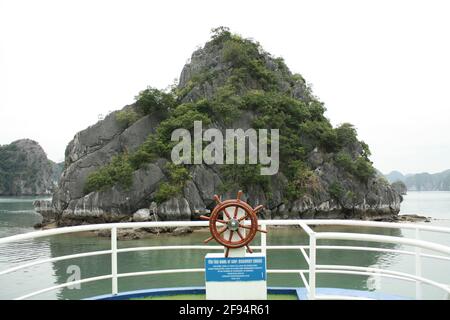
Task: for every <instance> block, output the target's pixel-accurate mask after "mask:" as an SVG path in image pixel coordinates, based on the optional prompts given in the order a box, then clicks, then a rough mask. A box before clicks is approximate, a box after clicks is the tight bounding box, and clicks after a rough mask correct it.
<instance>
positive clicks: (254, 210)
mask: <svg viewBox="0 0 450 320" xmlns="http://www.w3.org/2000/svg"><path fill="white" fill-rule="evenodd" d="M262 208H264V206H263V205H262V204H260V205H259V206H257V207H256V208H255V209H253V212H254V213H257V212H258V211H259V210H261V209H262Z"/></svg>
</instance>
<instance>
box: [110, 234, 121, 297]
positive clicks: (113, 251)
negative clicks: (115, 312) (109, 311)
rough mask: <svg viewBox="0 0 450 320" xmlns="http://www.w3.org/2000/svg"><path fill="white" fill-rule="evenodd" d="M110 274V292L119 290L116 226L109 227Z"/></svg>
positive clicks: (115, 292)
mask: <svg viewBox="0 0 450 320" xmlns="http://www.w3.org/2000/svg"><path fill="white" fill-rule="evenodd" d="M111 275H112V278H111V279H112V294H117V293H118V292H119V289H118V283H117V227H112V228H111Z"/></svg>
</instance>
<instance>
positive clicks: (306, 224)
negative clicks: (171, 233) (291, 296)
mask: <svg viewBox="0 0 450 320" xmlns="http://www.w3.org/2000/svg"><path fill="white" fill-rule="evenodd" d="M259 224H260V227H261V228H262V229H265V228H267V226H281V225H284V226H298V227H300V228H301V229H302V230H303V231H304V232H305V233H306V234H307V235H308V237H309V244H308V245H267V238H266V234H265V233H261V245H259V246H252V247H253V248H255V249H259V250H261V252H263V253H266V251H267V250H297V251H299V252H300V254H301V255H302V256H303V258H304V259H305V261H306V263H307V265H308V269H268V270H267V272H268V273H269V274H296V275H298V276H299V277H300V280H301V281H302V283H303V285H304V287H305V288H306V290H307V292H308V298H309V299H359V298H361V297H351V296H342V295H339V296H337V295H320V294H317V292H316V275H317V274H324V273H330V274H347V275H363V276H373V275H375V276H379V277H385V278H391V279H399V280H404V281H410V282H413V283H415V288H416V290H415V298H416V299H422V298H423V297H422V284H428V285H430V286H432V287H435V288H438V289H440V290H442V291H443V292H444V296H443V297H444V298H449V297H450V286H449V283H440V282H437V281H434V280H432V279H428V278H425V277H423V276H422V258H423V257H427V258H431V259H437V260H442V261H446V262H447V263H449V270H450V245H449V246H447V245H443V244H437V243H433V242H430V241H425V240H421V238H420V233H421V231H427V232H438V233H445V234H448V235H449V238H450V228H446V227H437V226H430V225H423V224H412V223H391V222H373V221H360V220H358V221H357V220H259ZM207 225H208V222H207V221H166V222H161V221H160V222H127V223H108V224H95V225H82V226H74V227H63V228H56V229H50V230H43V231H35V232H30V233H25V234H19V235H14V236H10V237H5V238H0V245H3V244H7V243H12V242H17V241H22V240H28V239H36V238H42V237H49V236H54V235H60V234H68V233H75V232H85V231H97V230H108V229H109V230H110V231H111V249H109V250H101V251H92V252H83V253H78V254H71V255H65V256H59V257H53V258H49V259H38V260H35V261H31V262H27V263H23V264H20V265H18V266H14V267H11V268H9V269H6V270H0V277H2V276H6V275H7V274H9V273H11V272H14V271H18V270H21V269H25V268H29V267H32V266H35V265H39V264H43V263H51V262H57V261H63V260H69V259H76V258H82V257H93V256H99V255H110V256H111V274H107V275H101V276H96V277H90V278H85V279H80V280H76V281H70V282H67V283H63V284H58V285H55V286H52V287H48V288H43V289H41V290H38V291H34V292H30V293H27V294H25V295H22V296H20V297H16V298H15V300H23V299H27V298H31V297H34V296H37V295H40V294H42V293H46V292H49V291H53V290H57V289H62V288H65V287H69V286H74V285H78V284H83V283H88V282H94V281H99V280H106V279H110V280H111V294H113V295H116V294H118V293H119V287H118V279H119V278H126V277H137V276H145V275H162V274H171V273H199V272H204V268H191V269H165V270H152V271H140V272H129V273H118V269H117V264H118V258H119V257H118V255H119V254H120V253H124V252H133V251H154V250H223V247H222V246H211V245H176V246H147V247H131V248H118V246H117V230H118V229H128V228H163V227H206V226H207ZM324 225H333V226H357V227H374V228H393V229H410V230H413V231H414V235H415V236H414V238H413V239H410V238H404V237H395V236H385V235H378V234H366V233H346V232H317V231H314V230H313V229H312V228H311V226H324ZM324 239H328V240H354V241H364V242H366V241H367V242H377V243H385V244H386V243H389V244H397V245H405V246H408V247H413V248H414V251H410V250H404V249H391V248H380V247H371V246H370V247H369V246H367V247H365V246H347V245H319V244H318V243H317V242H318V241H321V240H324ZM449 243H450V241H449ZM423 249H425V250H429V251H433V252H434V254H430V253H423V252H422V250H423ZM317 250H353V251H374V252H388V253H396V254H405V255H413V256H414V257H415V272H414V274H409V273H406V272H399V271H392V270H386V269H381V268H373V267H364V266H348V265H321V264H318V262H317ZM436 253H438V254H436ZM1 254H2V253H1V252H0V255H1ZM306 275H308V277H306ZM0 280H1V278H0Z"/></svg>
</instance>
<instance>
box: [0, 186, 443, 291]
mask: <svg viewBox="0 0 450 320" xmlns="http://www.w3.org/2000/svg"><path fill="white" fill-rule="evenodd" d="M35 199H37V198H35V197H13V198H12V197H0V237H5V236H10V235H14V234H20V233H24V232H30V231H33V225H34V224H35V223H37V222H39V221H40V220H41V217H40V216H39V215H38V214H37V213H36V212H35V211H34V210H33V206H32V202H33V201H34V200H35ZM401 213H417V214H422V215H426V216H431V217H433V221H432V222H431V223H430V224H432V225H441V226H447V227H450V192H410V193H409V194H408V195H407V196H405V201H404V202H403V204H402V212H401ZM324 230H326V231H346V232H366V233H376V234H383V235H392V236H408V235H410V234H408V232H409V231H405V230H403V231H402V230H398V229H379V228H377V229H375V228H364V230H362V229H361V228H358V229H356V228H352V227H332V226H331V227H326V228H325V227H322V228H321V229H320V231H324ZM207 236H208V234H207V233H206V232H203V231H197V232H194V233H193V234H191V235H188V236H182V237H174V236H170V235H159V236H155V237H153V238H151V239H145V240H132V241H119V247H122V248H123V247H130V246H151V245H175V244H201V242H202V240H203V239H205V238H206V237H207ZM423 238H425V239H428V240H432V241H435V242H438V243H444V244H447V245H449V244H450V238H449V237H448V236H447V237H446V236H444V235H442V234H431V233H427V232H424V233H423ZM257 243H258V241H256V243H255V244H257ZM306 243H307V237H306V236H305V234H303V233H302V232H301V231H299V230H298V229H286V228H278V229H272V230H271V231H270V233H269V234H268V244H286V245H290V244H306ZM321 243H323V244H330V243H331V242H321ZM334 243H339V244H347V245H366V246H376V245H377V244H374V243H361V242H359V243H358V242H355V241H352V242H349V241H339V242H337V241H335V242H334ZM109 245H110V242H109V239H105V238H98V237H93V236H89V235H80V234H78V235H63V236H56V237H51V238H42V239H36V240H28V241H22V242H18V243H14V244H7V245H2V246H0V270H4V269H7V268H9V267H12V266H15V265H18V264H20V263H24V262H26V261H32V260H34V259H46V258H51V257H56V256H61V255H67V254H73V253H79V252H87V251H95V250H107V249H109ZM378 246H379V244H378ZM382 246H383V247H385V248H400V246H397V245H389V244H384V245H382ZM405 249H411V248H405ZM206 252H207V250H205V251H198V250H195V251H194V250H192V251H181V250H180V251H168V252H167V251H154V252H133V253H122V254H120V255H119V272H120V273H123V272H134V271H143V270H158V269H169V268H199V267H202V264H203V257H204V255H205V253H206ZM317 259H318V263H320V264H345V265H355V266H372V267H381V268H387V269H389V270H396V271H407V272H413V271H414V258H413V257H412V256H405V255H399V254H393V253H378V252H358V251H357V252H353V251H337V250H321V251H319V252H318V257H317ZM268 267H269V268H272V269H275V268H283V269H289V268H292V269H306V268H307V266H306V263H305V261H304V260H303V258H302V257H301V255H300V254H299V252H296V251H293V250H290V251H288V250H286V251H269V253H268ZM74 268H77V269H78V268H79V270H80V272H81V277H82V278H87V277H92V276H97V275H103V274H108V273H110V272H111V266H110V257H109V256H107V255H106V256H98V257H85V258H80V259H73V260H69V261H59V262H53V263H44V264H41V265H37V266H33V267H30V268H27V269H25V270H20V271H17V272H14V273H10V274H8V275H0V299H9V298H14V297H17V296H20V295H23V294H26V293H28V292H31V291H35V290H39V289H43V288H46V287H50V286H54V285H57V284H62V283H65V282H66V281H67V280H68V279H69V277H70V276H71V274H72V273H73V270H74ZM423 275H424V276H426V277H429V278H431V279H433V280H438V281H440V282H446V283H450V263H444V262H440V261H436V260H431V259H427V258H424V263H423ZM268 281H269V285H270V286H302V284H301V281H300V279H299V277H298V276H295V275H269V279H268ZM202 285H204V282H203V275H202V274H184V275H183V274H174V275H159V276H144V277H135V278H126V279H120V280H119V290H120V291H127V290H138V289H145V288H158V287H174V286H202ZM317 285H318V286H321V287H339V288H349V289H360V290H371V291H379V292H385V293H390V294H397V295H402V296H411V297H412V296H413V294H414V283H410V282H404V281H401V280H393V279H387V278H379V277H373V276H370V277H369V276H354V275H318V279H317ZM110 290H111V283H110V281H106V280H105V281H99V282H95V283H91V284H82V285H81V288H79V289H77V288H73V289H69V288H64V289H58V290H54V291H52V292H48V293H45V294H42V295H40V296H37V297H36V298H39V299H81V298H86V297H90V296H94V295H100V294H105V293H110ZM423 292H424V297H425V298H442V297H443V293H442V292H441V291H439V290H437V289H434V288H431V287H429V286H427V285H425V286H424V288H423Z"/></svg>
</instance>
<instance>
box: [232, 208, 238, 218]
mask: <svg viewBox="0 0 450 320" xmlns="http://www.w3.org/2000/svg"><path fill="white" fill-rule="evenodd" d="M238 210H239V207H238V206H236V207H235V209H234V214H233V219H236V218H237V214H238Z"/></svg>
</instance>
